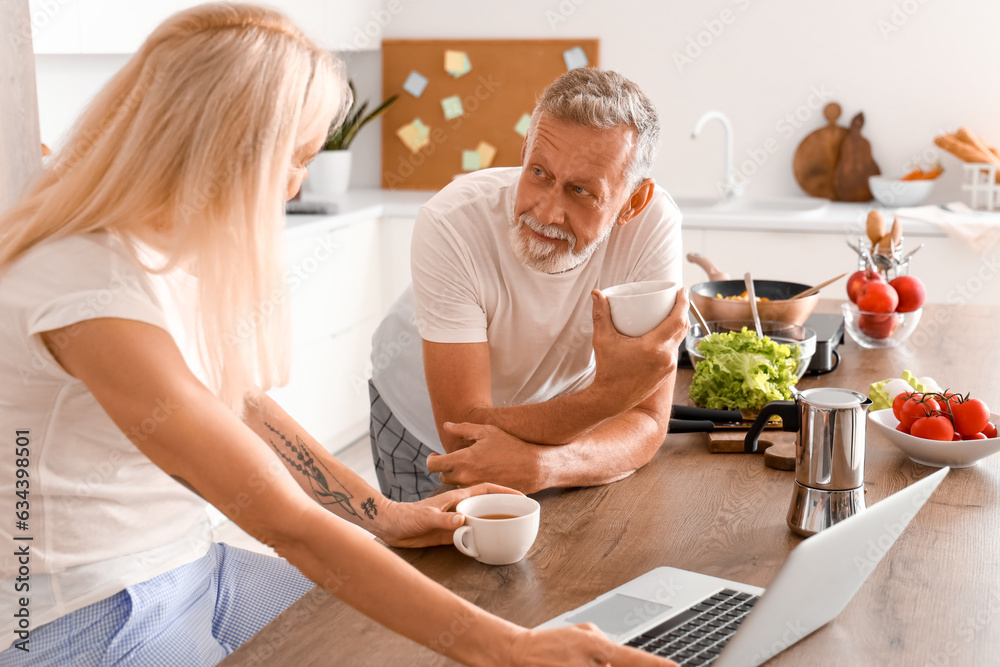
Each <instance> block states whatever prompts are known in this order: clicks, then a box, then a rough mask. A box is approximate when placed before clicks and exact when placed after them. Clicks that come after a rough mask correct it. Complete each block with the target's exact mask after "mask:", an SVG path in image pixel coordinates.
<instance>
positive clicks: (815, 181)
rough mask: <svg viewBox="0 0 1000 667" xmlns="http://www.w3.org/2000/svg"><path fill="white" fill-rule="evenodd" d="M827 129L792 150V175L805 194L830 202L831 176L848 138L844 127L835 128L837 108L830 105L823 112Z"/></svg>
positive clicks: (810, 136)
mask: <svg viewBox="0 0 1000 667" xmlns="http://www.w3.org/2000/svg"><path fill="white" fill-rule="evenodd" d="M823 115H824V116H825V117H826V127H821V128H820V129H818V130H816V131H815V132H813V133H811V134H809V135H808V136H806V138H805V139H803V140H802V143H801V144H799V147H798V149H796V151H795V157H794V158H793V160H792V172H793V173H794V174H795V180H796V181H798V183H799V187H801V188H802V189H803V190H804V191H805V193H806V194H807V195H809V196H810V197H822V198H824V199H833V198H834V193H833V176H834V173H835V172H836V171H837V163H838V162H839V161H840V145H841V144H842V143H843V142H844V137H846V136H847V128H846V127H841V126H840V125H837V120H838V119H839V118H840V105H839V104H837V103H836V102H830V103H829V104H827V105H826V107H824V109H823Z"/></svg>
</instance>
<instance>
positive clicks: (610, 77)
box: [528, 67, 660, 191]
mask: <svg viewBox="0 0 1000 667" xmlns="http://www.w3.org/2000/svg"><path fill="white" fill-rule="evenodd" d="M543 113H544V114H545V115H547V116H550V117H552V118H554V119H556V120H561V121H567V122H570V123H574V124H576V125H583V126H584V127H592V128H595V129H601V130H609V129H611V128H614V127H618V126H619V125H629V126H631V127H632V128H633V129H634V130H635V133H636V146H635V151H634V152H633V154H632V157H631V160H630V161H629V165H628V168H627V171H626V183H627V184H628V188H629V190H630V191H631V190H632V189H634V188H635V187H636V186H638V185H639V183H640V182H641V181H642V179H644V178H647V177H649V176H650V175H651V174H652V170H653V162H654V161H655V160H656V151H657V149H658V148H659V143H660V121H659V119H658V118H657V116H656V108H655V107H654V106H653V103H652V102H651V101H650V99H649V98H648V97H646V94H645V93H643V92H642V90H641V89H640V88H639V86H637V85H636V84H635V83H633V82H632V81H630V80H629V79H626V78H625V77H624V76H622V75H621V74H619V73H618V72H613V71H611V70H605V69H597V68H595V67H579V68H577V69H572V70H570V71H569V72H566V73H565V74H563V75H562V76H561V77H559V78H558V79H556V80H555V81H553V82H552V83H551V84H549V86H548V87H547V88H546V89H545V92H543V93H542V96H541V98H540V99H539V100H538V104H537V105H536V106H535V110H534V112H533V113H532V114H531V125H530V127H529V129H528V139H529V140H530V138H531V137H532V136H534V132H535V128H536V127H537V126H538V119H539V118H540V117H541V115H542V114H543Z"/></svg>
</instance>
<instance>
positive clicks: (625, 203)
mask: <svg viewBox="0 0 1000 667" xmlns="http://www.w3.org/2000/svg"><path fill="white" fill-rule="evenodd" d="M658 134H659V123H658V121H657V118H656V111H655V109H654V108H653V105H652V104H651V103H650V101H649V100H648V98H647V97H646V96H645V95H644V94H643V93H642V91H641V90H639V88H638V86H636V85H635V84H634V83H632V82H631V81H629V80H628V79H626V78H625V77H623V76H621V75H620V74H617V73H614V72H610V71H603V70H598V69H576V70H572V71H570V72H568V73H567V74H565V75H563V76H562V77H560V78H559V79H557V80H556V81H555V82H554V83H553V84H552V85H550V86H549V87H548V88H547V89H546V90H545V93H544V94H543V96H542V98H541V99H540V101H539V103H538V106H537V107H536V109H535V111H534V113H533V115H532V119H531V126H530V129H529V131H528V135H527V138H526V139H525V142H524V146H523V147H522V150H521V164H522V166H521V167H515V168H501V169H488V170H484V171H479V172H475V173H473V174H470V175H468V176H465V177H463V178H461V179H458V180H457V181H455V182H454V183H452V184H450V185H449V186H447V187H446V188H444V189H443V190H442V191H441V192H440V193H438V194H437V195H435V196H434V197H433V198H432V199H431V200H430V201H429V202H428V203H427V205H425V206H424V207H423V208H422V209H421V210H420V213H419V215H418V216H417V223H416V227H415V228H414V232H413V244H412V256H411V270H412V275H413V289H412V291H408V292H407V293H406V294H405V295H404V296H403V297H402V298H401V299H400V300H399V301H398V302H397V303H396V305H395V306H394V307H393V310H392V312H391V313H390V314H389V316H388V317H387V318H386V319H385V321H384V322H383V323H382V325H381V326H380V327H379V330H378V331H377V332H376V334H375V337H374V340H373V352H372V355H373V362H375V363H373V365H374V366H375V372H374V376H373V378H372V383H371V385H370V390H371V398H372V424H371V426H372V430H371V438H372V454H373V457H374V459H375V467H376V473H377V475H378V478H379V482H380V484H381V486H382V491H383V492H384V493H385V494H386V495H387V496H389V497H390V498H393V499H397V500H416V499H418V498H420V497H423V496H425V495H427V494H428V493H430V491H432V490H433V489H434V488H435V486H436V485H437V483H438V481H440V482H443V483H447V484H458V485H462V486H464V485H468V484H473V483H476V482H480V481H491V482H496V483H500V484H505V485H507V486H511V487H514V488H517V489H520V490H521V491H524V492H529V493H530V492H533V491H537V490H539V489H543V488H549V487H557V486H584V485H593V484H603V483H607V482H611V481H614V480H617V479H621V478H623V477H625V476H627V475H629V474H631V473H632V472H633V471H635V470H636V469H638V468H639V467H641V466H643V465H644V464H645V463H646V462H647V461H649V459H650V458H652V456H653V455H654V454H655V453H656V450H657V449H658V448H659V446H660V444H662V443H663V441H664V438H665V437H666V433H667V422H668V418H669V416H670V405H671V399H672V394H673V386H674V371H675V368H676V356H677V347H678V344H679V343H680V342H681V341H682V340H683V337H684V335H685V333H686V331H687V312H686V311H687V299H686V295H684V294H683V292H682V293H681V294H679V295H678V299H677V306H676V307H675V308H674V310H673V312H672V313H671V314H670V316H669V317H668V318H667V319H665V320H664V321H663V323H661V324H660V325H659V326H658V327H657V328H656V329H654V330H653V331H652V332H650V333H649V334H646V335H645V336H643V337H641V338H628V337H625V336H621V335H620V334H618V333H617V332H615V330H614V328H613V327H612V326H611V323H610V313H609V309H608V304H607V300H606V299H605V298H604V297H603V295H601V294H600V292H598V291H596V290H600V289H603V288H607V287H611V286H612V285H617V284H621V283H627V282H634V281H641V280H673V281H677V282H680V274H681V267H680V256H681V243H680V213H679V212H678V210H677V208H676V206H675V205H674V204H673V202H672V201H671V200H670V198H669V196H668V195H667V194H666V192H665V191H664V190H663V189H662V188H658V187H656V186H655V184H654V183H653V181H652V180H651V179H650V178H649V174H650V170H651V168H652V164H653V160H654V158H655V154H656V146H657V141H658ZM390 349H391V351H392V354H387V351H388V350H390ZM387 362H388V363H387ZM434 473H438V474H439V475H440V477H439V478H438V475H437V474H434Z"/></svg>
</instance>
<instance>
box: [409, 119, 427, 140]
mask: <svg viewBox="0 0 1000 667" xmlns="http://www.w3.org/2000/svg"><path fill="white" fill-rule="evenodd" d="M413 127H414V129H416V131H417V134H418V135H419V136H420V137H421V138H423V139H426V138H427V137H429V136H430V134H431V128H429V127H427V126H426V125H424V122H423V121H422V120H420V119H419V118H414V119H413Z"/></svg>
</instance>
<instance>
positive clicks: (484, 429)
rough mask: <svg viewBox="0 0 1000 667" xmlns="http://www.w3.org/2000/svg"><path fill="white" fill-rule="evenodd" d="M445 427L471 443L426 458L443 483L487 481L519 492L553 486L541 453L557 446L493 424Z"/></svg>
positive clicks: (465, 484) (464, 484)
mask: <svg viewBox="0 0 1000 667" xmlns="http://www.w3.org/2000/svg"><path fill="white" fill-rule="evenodd" d="M444 428H445V430H446V431H447V432H448V433H449V434H450V435H452V436H455V437H458V438H464V439H465V440H468V441H470V442H472V444H471V445H469V446H467V447H464V448H462V449H459V450H457V451H454V452H452V453H450V454H444V455H440V454H431V455H430V456H428V457H427V469H428V470H429V471H430V472H439V473H441V483H442V484H452V485H455V486H470V485H472V484H478V483H480V482H485V481H487V480H489V481H491V482H496V483H499V484H503V485H504V486H509V487H511V488H512V489H517V490H518V491H521V492H522V493H534V492H535V491H539V490H541V489H543V488H547V487H549V486H552V484H551V481H550V477H551V475H550V473H549V472H547V471H546V470H545V469H544V466H543V464H542V457H541V454H543V453H545V452H547V451H551V452H555V450H556V449H558V448H555V447H553V448H550V447H542V446H540V445H533V444H531V443H527V442H524V441H523V440H520V439H518V438H515V437H514V436H512V435H510V434H509V433H507V432H506V431H504V430H502V429H500V428H498V427H496V426H489V425H483V424H468V423H465V424H453V423H451V422H445V424H444Z"/></svg>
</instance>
